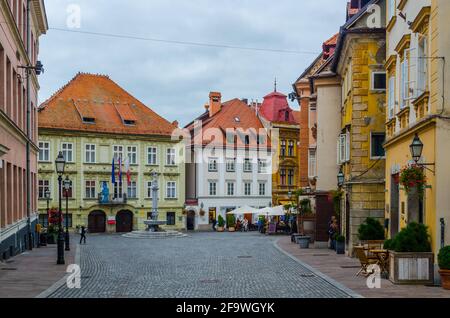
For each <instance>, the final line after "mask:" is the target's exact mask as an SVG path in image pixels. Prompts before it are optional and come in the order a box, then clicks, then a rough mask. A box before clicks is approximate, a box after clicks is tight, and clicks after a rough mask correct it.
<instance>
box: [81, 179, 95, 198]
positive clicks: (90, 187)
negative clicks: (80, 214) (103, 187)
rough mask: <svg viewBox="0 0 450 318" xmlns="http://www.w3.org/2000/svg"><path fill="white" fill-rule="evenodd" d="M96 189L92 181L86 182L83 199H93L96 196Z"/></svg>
mask: <svg viewBox="0 0 450 318" xmlns="http://www.w3.org/2000/svg"><path fill="white" fill-rule="evenodd" d="M96 191H97V188H96V182H95V181H93V180H87V181H86V182H85V194H84V197H85V198H86V199H95V197H96V196H97V193H96Z"/></svg>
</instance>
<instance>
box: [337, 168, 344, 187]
mask: <svg viewBox="0 0 450 318" xmlns="http://www.w3.org/2000/svg"><path fill="white" fill-rule="evenodd" d="M337 180H338V186H339V188H342V186H343V185H344V182H345V175H344V172H343V171H342V168H341V170H340V171H339V173H338V175H337Z"/></svg>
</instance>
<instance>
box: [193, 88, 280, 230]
mask: <svg viewBox="0 0 450 318" xmlns="http://www.w3.org/2000/svg"><path fill="white" fill-rule="evenodd" d="M205 108H206V111H205V113H204V114H203V115H201V116H200V117H199V118H197V119H196V120H195V121H194V122H193V123H191V124H190V125H188V126H187V127H186V128H187V129H188V130H189V132H190V134H191V137H192V141H191V143H190V144H189V145H188V151H187V156H188V158H187V164H186V165H187V166H186V213H187V228H188V229H190V230H208V229H211V228H212V225H211V220H212V219H216V220H217V219H218V217H219V215H221V216H222V217H223V218H224V219H226V213H227V212H228V211H231V210H234V209H236V208H239V207H241V206H244V205H248V206H252V207H255V208H262V207H267V206H269V205H271V202H272V156H271V148H270V139H269V138H268V137H267V131H266V130H265V129H264V127H263V125H262V124H261V122H260V120H259V119H258V117H257V116H256V113H255V111H254V110H252V108H251V107H249V106H248V105H247V104H246V103H245V102H243V101H241V100H239V99H233V100H231V101H228V102H225V103H223V104H222V101H221V94H220V93H211V94H210V102H209V104H207V105H206V106H205ZM246 218H248V219H249V220H251V219H250V218H251V216H246Z"/></svg>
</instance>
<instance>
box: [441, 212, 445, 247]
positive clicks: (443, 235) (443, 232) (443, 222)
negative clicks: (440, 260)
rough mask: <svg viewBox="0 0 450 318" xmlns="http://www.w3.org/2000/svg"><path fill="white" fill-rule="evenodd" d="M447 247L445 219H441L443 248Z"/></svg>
mask: <svg viewBox="0 0 450 318" xmlns="http://www.w3.org/2000/svg"><path fill="white" fill-rule="evenodd" d="M444 247H445V220H444V218H442V219H441V249H443V248H444Z"/></svg>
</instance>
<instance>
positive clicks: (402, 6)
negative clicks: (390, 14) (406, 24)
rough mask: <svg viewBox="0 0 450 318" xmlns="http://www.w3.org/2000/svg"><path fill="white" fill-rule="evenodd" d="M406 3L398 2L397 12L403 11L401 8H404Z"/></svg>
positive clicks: (405, 1)
mask: <svg viewBox="0 0 450 318" xmlns="http://www.w3.org/2000/svg"><path fill="white" fill-rule="evenodd" d="M407 2H408V0H400V2H399V4H398V6H397V9H399V10H403V8H404V7H405V6H406V3H407Z"/></svg>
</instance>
